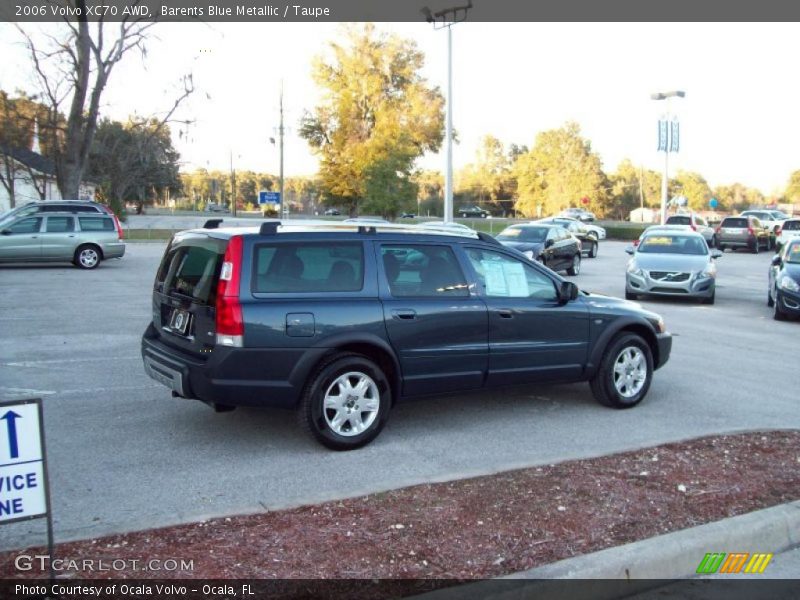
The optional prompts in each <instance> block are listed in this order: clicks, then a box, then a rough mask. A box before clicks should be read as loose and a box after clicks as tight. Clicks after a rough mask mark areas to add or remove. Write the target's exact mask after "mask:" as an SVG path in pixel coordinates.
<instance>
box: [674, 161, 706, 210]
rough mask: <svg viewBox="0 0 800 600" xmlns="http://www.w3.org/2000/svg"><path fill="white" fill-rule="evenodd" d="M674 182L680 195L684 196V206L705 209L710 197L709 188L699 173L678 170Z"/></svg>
mask: <svg viewBox="0 0 800 600" xmlns="http://www.w3.org/2000/svg"><path fill="white" fill-rule="evenodd" d="M675 184H676V186H677V187H678V189H679V190H680V192H679V193H680V195H681V196H684V197H685V198H686V206H687V207H689V208H692V209H694V210H705V209H706V207H707V206H708V201H709V200H710V199H711V196H712V194H711V188H710V187H709V185H708V182H707V181H706V180H705V178H704V177H703V176H702V175H700V173H695V172H693V171H678V174H677V175H676V176H675Z"/></svg>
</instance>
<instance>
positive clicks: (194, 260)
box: [156, 240, 224, 304]
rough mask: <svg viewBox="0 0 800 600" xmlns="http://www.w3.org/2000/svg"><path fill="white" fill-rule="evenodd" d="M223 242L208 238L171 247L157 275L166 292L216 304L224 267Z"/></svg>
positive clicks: (195, 300)
mask: <svg viewBox="0 0 800 600" xmlns="http://www.w3.org/2000/svg"><path fill="white" fill-rule="evenodd" d="M223 250H224V244H220V243H216V242H215V241H213V240H208V241H207V242H206V243H203V242H198V243H197V244H196V245H182V246H178V247H177V248H170V249H169V251H168V253H167V255H166V256H165V257H164V260H163V262H162V263H161V268H160V269H159V272H158V275H157V276H156V283H157V284H160V285H161V290H162V291H163V292H164V293H165V294H169V295H176V294H177V295H180V296H185V297H187V298H191V299H192V300H193V301H194V302H200V303H203V304H214V302H215V301H216V293H217V283H218V281H219V272H220V269H221V267H222V257H223Z"/></svg>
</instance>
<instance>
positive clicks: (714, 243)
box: [708, 234, 717, 249]
mask: <svg viewBox="0 0 800 600" xmlns="http://www.w3.org/2000/svg"><path fill="white" fill-rule="evenodd" d="M708 247H709V248H711V249H714V248H716V247H717V236H716V234H714V235H712V236H711V243H710V244H709V245H708Z"/></svg>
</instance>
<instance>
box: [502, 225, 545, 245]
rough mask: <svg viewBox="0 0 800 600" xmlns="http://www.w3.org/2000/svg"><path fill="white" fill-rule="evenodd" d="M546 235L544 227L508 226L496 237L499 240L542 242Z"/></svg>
mask: <svg viewBox="0 0 800 600" xmlns="http://www.w3.org/2000/svg"><path fill="white" fill-rule="evenodd" d="M545 237H547V228H546V227H509V228H508V229H505V230H503V232H501V233H500V235H498V236H497V239H498V240H500V241H501V242H534V243H538V242H543V241H544V238H545Z"/></svg>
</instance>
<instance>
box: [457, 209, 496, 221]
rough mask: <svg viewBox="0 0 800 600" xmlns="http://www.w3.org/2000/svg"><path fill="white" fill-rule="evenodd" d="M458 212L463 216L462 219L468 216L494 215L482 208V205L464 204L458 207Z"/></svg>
mask: <svg viewBox="0 0 800 600" xmlns="http://www.w3.org/2000/svg"><path fill="white" fill-rule="evenodd" d="M458 214H459V215H460V216H461V218H462V219H467V218H478V219H486V218H488V217H491V216H492V213H490V212H489V211H488V210H485V209H483V208H481V207H480V206H462V207H461V208H459V209H458Z"/></svg>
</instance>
